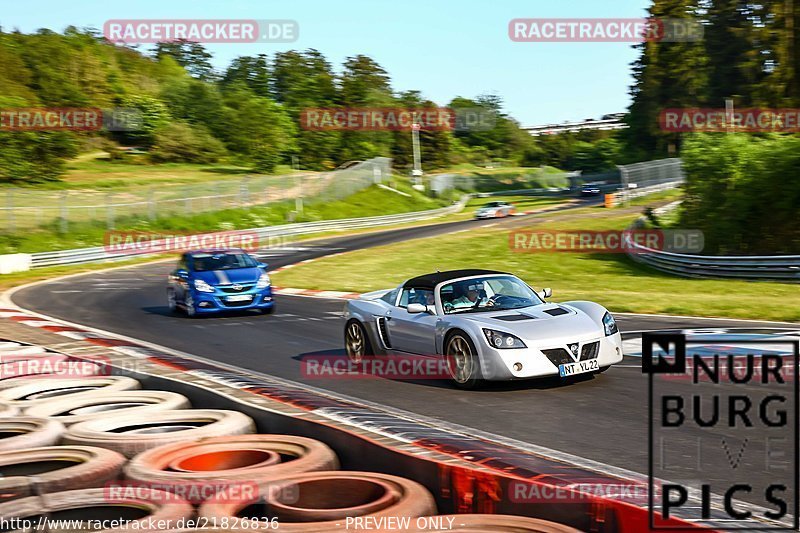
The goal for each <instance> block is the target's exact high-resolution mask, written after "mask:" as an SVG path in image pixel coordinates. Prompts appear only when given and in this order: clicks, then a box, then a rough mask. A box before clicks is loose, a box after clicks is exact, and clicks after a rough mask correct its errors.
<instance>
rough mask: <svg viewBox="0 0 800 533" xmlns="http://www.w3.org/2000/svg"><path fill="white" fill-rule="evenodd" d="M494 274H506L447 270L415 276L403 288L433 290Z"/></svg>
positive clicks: (475, 270) (478, 270) (475, 269)
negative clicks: (462, 279)
mask: <svg viewBox="0 0 800 533" xmlns="http://www.w3.org/2000/svg"><path fill="white" fill-rule="evenodd" d="M494 274H507V273H506V272H498V271H497V270H481V269H479V268H470V269H464V270H447V271H445V272H434V273H432V274H425V275H423V276H417V277H416V278H411V279H410V280H408V281H406V282H405V283H403V288H406V289H411V288H414V289H429V290H433V288H434V287H436V286H437V285H438V284H440V283H442V282H444V281H448V280H451V279H457V278H467V277H471V276H484V275H494Z"/></svg>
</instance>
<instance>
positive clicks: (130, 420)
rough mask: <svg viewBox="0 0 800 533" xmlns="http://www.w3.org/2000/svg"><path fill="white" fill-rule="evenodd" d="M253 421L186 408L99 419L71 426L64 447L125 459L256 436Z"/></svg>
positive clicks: (234, 414) (231, 413) (233, 413)
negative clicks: (79, 447)
mask: <svg viewBox="0 0 800 533" xmlns="http://www.w3.org/2000/svg"><path fill="white" fill-rule="evenodd" d="M255 431H256V426H255V423H254V422H253V419H252V418H250V417H249V416H247V415H245V414H243V413H240V412H238V411H225V410H217V409H186V410H183V411H148V412H147V413H140V414H130V415H124V414H120V415H118V416H114V417H106V418H98V419H95V420H88V421H86V422H79V423H77V424H74V425H72V426H70V427H69V428H68V429H67V432H66V433H65V434H64V439H63V442H64V443H65V444H72V445H82V446H99V447H101V448H107V449H109V450H115V451H118V452H120V453H121V454H123V455H125V456H126V457H129V458H130V457H134V456H135V455H137V454H139V453H142V452H144V451H147V450H150V449H152V448H156V447H158V446H163V445H165V444H172V443H174V442H181V441H197V440H199V439H204V438H208V437H221V436H224V435H243V434H250V433H255Z"/></svg>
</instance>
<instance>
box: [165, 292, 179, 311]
mask: <svg viewBox="0 0 800 533" xmlns="http://www.w3.org/2000/svg"><path fill="white" fill-rule="evenodd" d="M167 308H169V312H170V313H171V314H173V315H174V314H176V313H177V312H178V297H177V296H175V289H167Z"/></svg>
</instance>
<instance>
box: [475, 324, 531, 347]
mask: <svg viewBox="0 0 800 533" xmlns="http://www.w3.org/2000/svg"><path fill="white" fill-rule="evenodd" d="M483 334H484V335H486V342H488V343H489V346H491V347H492V348H498V349H504V348H527V346H525V343H524V342H522V341H521V340H520V339H519V337H515V336H514V335H512V334H510V333H503V332H502V331H495V330H493V329H486V328H484V329H483Z"/></svg>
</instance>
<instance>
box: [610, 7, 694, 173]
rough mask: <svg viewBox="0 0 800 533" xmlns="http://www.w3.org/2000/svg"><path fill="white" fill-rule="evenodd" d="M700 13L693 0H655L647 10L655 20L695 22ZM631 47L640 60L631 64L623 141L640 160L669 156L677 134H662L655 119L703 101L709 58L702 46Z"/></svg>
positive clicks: (652, 44)
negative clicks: (674, 109) (632, 82)
mask: <svg viewBox="0 0 800 533" xmlns="http://www.w3.org/2000/svg"><path fill="white" fill-rule="evenodd" d="M698 9H699V6H698V1H697V0H655V1H654V2H653V4H652V6H651V7H650V9H649V10H648V12H649V16H650V17H652V18H653V19H656V20H661V19H681V20H686V21H689V22H699V21H700V17H699V16H698ZM635 47H636V48H637V49H638V51H639V58H638V59H637V60H636V61H635V62H634V63H633V78H634V85H633V87H631V91H630V94H631V97H632V103H631V106H630V109H629V114H628V115H627V116H626V122H627V123H628V126H629V127H628V129H627V130H626V135H625V136H626V142H627V143H628V144H629V145H630V147H631V148H632V149H633V151H635V152H636V153H637V155H638V156H639V157H641V158H657V157H664V156H667V155H673V154H674V152H675V150H676V149H678V148H679V140H680V137H679V134H677V133H671V132H666V131H662V130H661V128H660V126H659V116H660V114H661V112H662V111H663V110H664V109H667V108H682V107H697V106H699V105H702V104H703V102H705V100H706V95H707V86H708V81H707V80H708V73H707V67H708V57H707V55H706V49H705V46H704V43H703V42H702V41H688V42H662V41H656V40H648V41H645V42H643V43H641V44H638V45H636V46H635Z"/></svg>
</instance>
